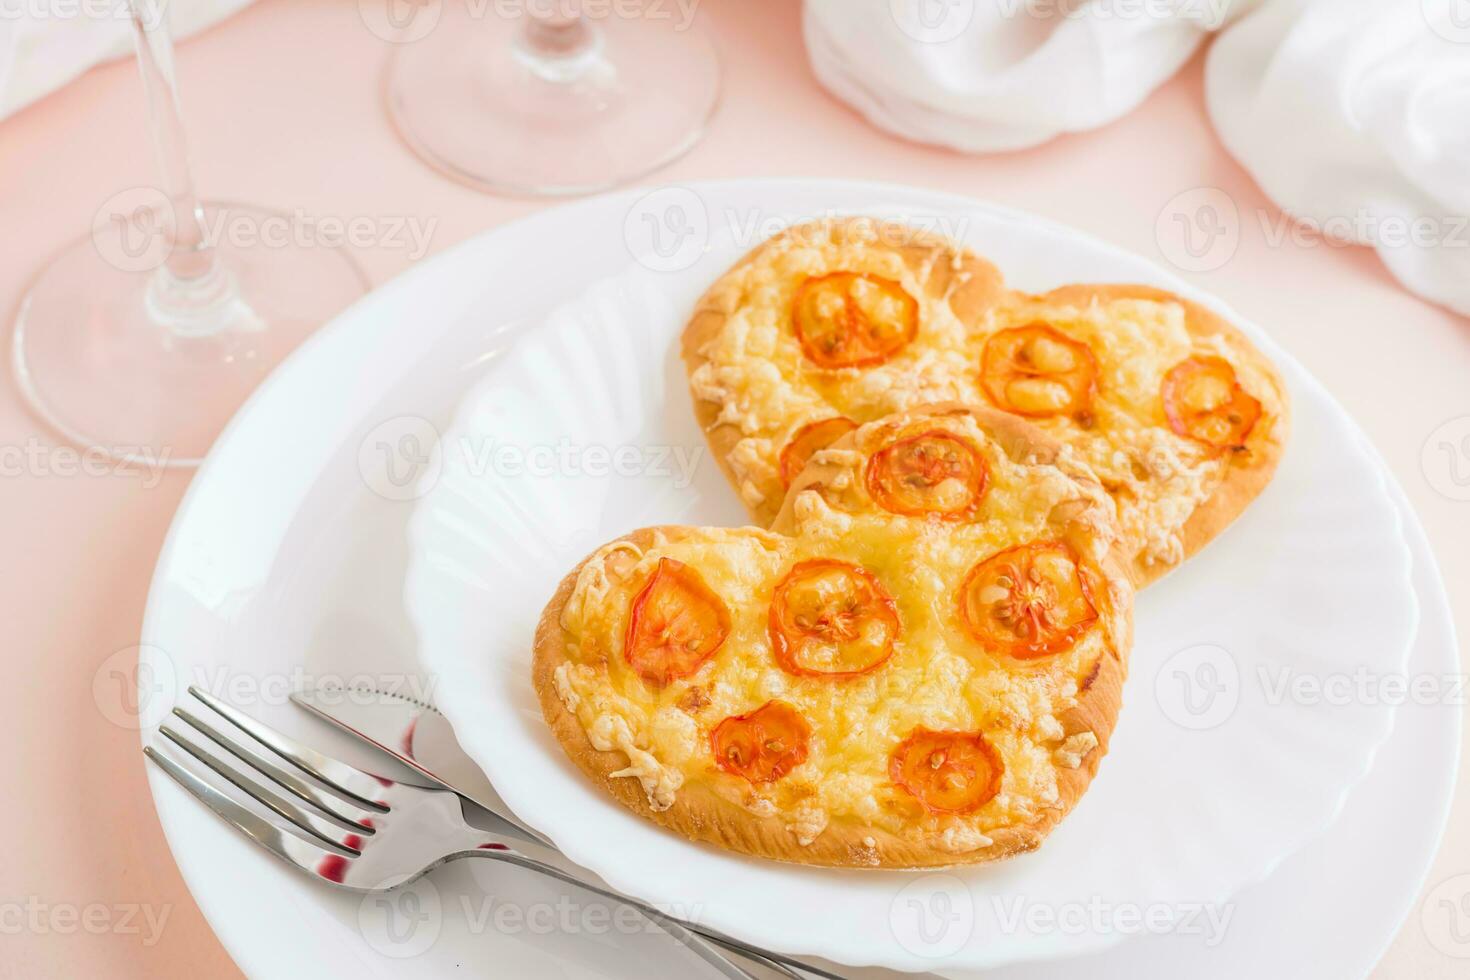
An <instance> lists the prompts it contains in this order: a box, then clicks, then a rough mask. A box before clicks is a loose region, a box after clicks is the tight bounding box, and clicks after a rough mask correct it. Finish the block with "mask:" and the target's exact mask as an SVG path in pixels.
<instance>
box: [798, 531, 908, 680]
mask: <svg viewBox="0 0 1470 980" xmlns="http://www.w3.org/2000/svg"><path fill="white" fill-rule="evenodd" d="M898 633H899V624H898V607H897V605H896V604H895V603H894V601H893V597H892V596H891V595H889V594H888V591H887V590H886V589H884V588H883V584H882V583H881V582H879V581H878V580H877V578H875V577H874V576H873V573H872V572H869V571H868V570H867V569H866V568H861V567H859V566H857V565H853V564H851V563H849V562H845V561H837V560H836V559H833V558H815V559H811V560H809V561H803V562H798V563H797V564H796V565H795V566H793V567H792V569H791V571H790V572H788V573H787V574H786V577H785V578H783V579H782V580H781V581H780V583H778V584H777V586H776V591H775V593H774V595H772V597H771V613H770V634H771V650H772V652H773V653H774V654H775V657H776V662H777V663H779V664H780V665H781V666H782V668H784V669H785V670H787V671H789V672H791V673H793V674H797V675H800V676H805V677H831V678H841V677H856V676H857V675H858V674H866V673H867V672H868V671H870V670H875V669H877V668H878V666H879V665H881V664H882V663H883V662H884V661H885V660H887V659H888V658H889V657H891V656H892V655H893V641H894V640H895V639H897V637H898Z"/></svg>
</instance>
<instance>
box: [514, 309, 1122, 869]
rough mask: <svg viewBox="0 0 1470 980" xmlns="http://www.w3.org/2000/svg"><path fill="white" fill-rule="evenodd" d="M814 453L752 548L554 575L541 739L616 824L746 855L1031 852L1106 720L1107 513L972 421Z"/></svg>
mask: <svg viewBox="0 0 1470 980" xmlns="http://www.w3.org/2000/svg"><path fill="white" fill-rule="evenodd" d="M931 281H933V280H931ZM873 302H874V303H881V302H883V301H880V300H878V299H874V300H873ZM818 305H819V306H820V305H821V303H820V302H818ZM855 343H858V344H859V346H861V347H862V348H863V349H865V350H876V349H880V348H882V347H883V346H884V344H885V343H887V341H884V340H882V339H881V338H880V337H879V336H878V335H876V334H875V335H874V336H873V337H871V338H864V339H862V340H861V341H858V342H855ZM809 455H810V459H809V461H808V463H807V465H805V466H804V467H803V468H801V470H800V471H799V472H798V473H796V474H795V476H794V479H793V481H792V483H791V486H790V488H789V492H787V493H786V494H785V495H784V496H785V505H784V507H783V509H782V510H781V511H780V513H779V514H777V515H775V519H774V526H773V528H772V530H763V529H760V528H754V527H747V528H733V529H732V528H697V527H660V528H649V529H645V530H640V531H635V532H633V533H631V534H629V535H627V536H625V537H623V538H620V539H618V540H617V541H614V542H612V543H610V544H608V545H605V546H604V547H602V548H600V549H598V550H597V552H596V553H594V554H593V555H591V556H590V557H589V558H587V559H586V560H585V561H584V562H583V563H582V564H581V565H580V566H579V567H578V568H577V569H575V570H574V571H573V572H572V573H571V574H569V575H568V576H567V577H566V579H565V580H564V581H563V582H562V584H561V586H560V588H559V589H558V591H557V593H556V595H555V597H554V598H553V599H552V600H551V603H550V604H549V605H548V607H547V608H546V611H545V613H544V614H543V617H542V620H541V624H540V627H539V629H538V631H537V635H536V641H535V656H534V672H533V680H534V683H535V687H536V690H537V692H538V695H539V697H540V700H541V705H542V710H543V712H544V714H545V717H546V720H547V722H548V723H549V725H550V727H551V729H552V731H553V732H554V733H555V734H556V737H557V739H558V740H559V741H560V743H561V745H562V746H563V748H564V749H565V750H566V752H567V754H568V755H569V756H570V757H571V758H572V759H573V760H574V761H575V762H576V764H577V765H578V766H580V767H581V768H582V769H583V770H584V771H585V772H586V773H587V774H588V775H589V776H591V777H592V778H593V780H595V781H596V782H597V783H598V784H599V785H600V786H602V787H603V788H604V789H605V790H606V791H607V792H608V793H610V794H611V795H612V796H613V797H615V798H616V799H618V800H619V801H621V802H622V803H623V804H624V805H626V806H627V807H629V808H630V809H632V810H633V811H635V812H637V813H639V814H642V815H644V816H646V817H648V818H651V819H652V820H655V821H657V822H658V823H660V824H662V825H664V826H666V827H669V828H671V829H673V830H675V831H678V832H679V833H681V834H684V835H686V836H687V837H689V838H692V839H694V840H699V841H707V842H711V843H715V844H720V845H723V846H725V847H728V848H732V849H734V850H737V851H741V852H744V853H748V854H753V855H759V856H762V857H767V858H774V859H779V860H785V861H795V862H801V863H806V864H816V865H833V866H849V867H932V866H942V865H952V864H960V863H974V862H982V861H991V860H996V859H999V858H1004V857H1007V856H1009V855H1012V854H1016V853H1019V852H1022V851H1026V850H1030V849H1032V848H1034V847H1036V846H1037V845H1038V844H1039V843H1040V842H1041V840H1042V839H1043V838H1044V837H1045V835H1046V834H1047V833H1048V831H1050V830H1051V828H1052V827H1054V826H1055V825H1056V824H1057V822H1058V821H1059V820H1061V819H1062V817H1063V816H1065V815H1066V813H1067V812H1068V811H1069V810H1070V809H1071V808H1072V806H1073V805H1074V804H1075V803H1076V802H1077V799H1078V798H1079V797H1080V796H1081V794H1082V793H1083V791H1084V790H1085V789H1086V787H1087V785H1088V783H1089V782H1090V781H1091V779H1092V776H1093V774H1094V773H1095V772H1096V769H1097V766H1098V762H1099V761H1100V759H1101V758H1102V756H1103V754H1104V753H1105V752H1106V750H1107V745H1108V739H1109V736H1110V734H1111V732H1112V730H1113V725H1114V722H1115V720H1116V717H1117V713H1118V709H1119V705H1120V699H1121V687H1122V682H1123V677H1124V673H1125V670H1126V662H1127V652H1128V649H1129V645H1130V642H1131V627H1132V601H1133V591H1132V586H1131V583H1130V582H1129V579H1128V576H1127V574H1126V573H1125V571H1124V569H1123V562H1124V561H1125V560H1126V558H1127V556H1126V555H1125V554H1124V553H1122V552H1120V551H1119V549H1118V544H1119V535H1118V529H1117V526H1116V523H1115V518H1114V505H1113V503H1112V501H1111V499H1110V498H1109V497H1108V495H1107V494H1106V492H1105V491H1104V490H1103V488H1102V487H1101V485H1100V484H1099V483H1098V482H1097V480H1096V479H1095V478H1094V477H1093V476H1092V474H1091V473H1090V472H1089V471H1088V470H1087V469H1086V467H1085V466H1083V465H1081V464H1080V463H1079V462H1078V461H1077V453H1076V452H1074V451H1073V450H1071V449H1069V448H1067V447H1065V446H1062V445H1060V444H1058V443H1057V442H1055V441H1054V440H1052V439H1050V438H1049V437H1047V436H1046V435H1045V434H1044V433H1042V432H1041V431H1040V430H1039V429H1037V428H1036V427H1035V426H1033V425H1031V424H1029V423H1028V422H1026V421H1025V420H1023V419H1021V418H1019V417H1016V416H1014V415H1007V414H1004V413H1001V412H998V411H995V410H994V409H987V408H967V407H964V406H959V405H953V404H950V405H933V406H926V407H922V408H916V409H913V410H910V411H906V412H899V413H896V414H893V415H891V416H888V417H886V418H884V419H882V420H879V421H875V422H870V423H868V424H865V425H860V426H857V427H856V428H854V429H852V430H851V431H848V432H846V433H844V434H842V435H841V436H840V437H839V438H838V439H837V440H836V441H835V442H833V443H832V445H830V446H823V447H821V448H814V450H813V451H812V453H810V454H809Z"/></svg>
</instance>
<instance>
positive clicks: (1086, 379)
mask: <svg viewBox="0 0 1470 980" xmlns="http://www.w3.org/2000/svg"><path fill="white" fill-rule="evenodd" d="M980 380H981V383H982V384H983V385H984V388H985V393H986V394H987V395H988V396H990V400H991V401H992V402H994V403H995V405H996V407H997V408H1001V409H1004V410H1005V411H1007V412H1015V413H1016V414H1017V415H1026V416H1029V417H1032V418H1048V417H1051V416H1056V415H1070V416H1072V417H1073V418H1075V419H1077V420H1078V421H1079V422H1083V421H1086V420H1087V419H1088V417H1089V414H1090V412H1091V409H1092V397H1093V394H1094V393H1095V392H1096V390H1097V358H1096V357H1095V356H1094V355H1093V353H1092V348H1090V347H1088V346H1087V344H1085V343H1083V342H1082V341H1080V340H1073V339H1072V338H1070V337H1067V336H1066V335H1064V334H1062V333H1061V332H1060V331H1058V330H1056V329H1055V328H1053V327H1050V326H1047V325H1046V324H1044V323H1039V322H1038V323H1032V324H1028V325H1027V326H1024V327H1012V328H1010V329H1007V330H1001V331H999V332H997V333H995V334H992V335H991V336H990V338H989V339H988V340H986V342H985V351H984V353H983V354H982V355H981V367H980Z"/></svg>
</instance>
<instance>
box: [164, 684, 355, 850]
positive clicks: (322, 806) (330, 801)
mask: <svg viewBox="0 0 1470 980" xmlns="http://www.w3.org/2000/svg"><path fill="white" fill-rule="evenodd" d="M174 714H175V715H177V716H179V717H180V718H182V719H183V720H184V721H186V722H188V723H189V725H191V726H192V727H194V728H195V729H197V730H199V731H200V732H201V733H203V734H204V735H205V736H206V737H207V738H208V739H209V740H210V741H211V742H214V743H215V744H216V745H218V746H219V747H220V748H222V749H224V750H225V751H226V752H228V753H230V754H231V755H233V756H234V757H235V758H237V759H239V760H240V761H241V762H243V763H245V764H246V765H247V766H249V767H250V768H251V769H253V770H256V771H258V772H260V773H261V774H262V775H265V776H267V777H269V778H270V779H271V780H272V781H274V782H275V783H276V784H277V785H279V786H280V787H281V788H282V789H285V790H288V791H289V792H291V793H293V794H295V795H296V796H297V797H298V798H299V799H301V800H302V801H303V802H305V803H309V804H311V805H312V806H315V807H316V808H317V809H318V810H320V811H322V813H324V814H326V817H327V819H328V820H330V821H332V822H333V823H335V824H337V825H338V826H340V827H341V828H342V829H343V830H350V831H353V832H354V833H359V834H373V833H376V831H375V830H374V829H373V827H372V826H371V823H370V822H369V823H363V822H362V817H361V816H353V815H352V814H350V813H347V812H345V805H344V804H343V803H341V802H340V801H339V800H338V798H337V797H335V796H332V795H329V794H327V793H324V792H322V791H321V790H319V789H317V788H316V787H315V786H313V785H311V784H310V783H308V782H307V781H306V780H304V779H302V778H300V777H299V776H293V775H292V774H291V773H289V772H287V771H286V770H284V769H282V768H281V767H280V766H277V765H275V764H274V763H272V762H270V761H268V760H266V759H263V758H261V757H260V756H259V755H257V754H256V753H255V752H253V751H251V750H249V749H247V748H245V746H243V745H241V744H240V743H239V742H236V741H235V740H234V739H232V738H228V737H226V736H225V735H224V734H223V733H221V732H220V731H219V730H218V729H217V728H215V727H214V726H213V725H211V724H209V723H208V722H206V721H205V720H204V719H202V718H199V717H198V716H196V715H195V714H194V713H193V712H192V711H189V710H188V709H186V708H174ZM382 810H383V808H382V807H378V808H377V812H382Z"/></svg>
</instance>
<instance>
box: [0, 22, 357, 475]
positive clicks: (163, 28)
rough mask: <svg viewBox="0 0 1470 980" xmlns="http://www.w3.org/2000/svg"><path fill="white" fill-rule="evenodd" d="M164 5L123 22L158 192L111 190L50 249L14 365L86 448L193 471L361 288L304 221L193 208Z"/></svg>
mask: <svg viewBox="0 0 1470 980" xmlns="http://www.w3.org/2000/svg"><path fill="white" fill-rule="evenodd" d="M165 3H166V0H131V3H130V11H129V12H130V16H131V22H132V30H133V36H134V40H135V41H136V46H137V53H138V63H139V67H140V68H141V70H142V75H143V87H144V89H145V92H146V95H147V99H148V108H149V116H150V123H151V129H152V132H153V136H154V139H155V142H156V144H157V149H158V154H159V158H160V162H161V164H162V182H161V184H162V186H160V187H137V188H132V189H130V190H126V191H123V192H121V193H119V194H117V195H114V197H113V198H111V199H110V200H109V201H108V202H107V203H106V204H104V205H103V207H102V209H101V210H100V211H99V213H98V220H97V222H96V223H95V225H94V227H93V229H92V233H91V234H90V235H87V236H85V237H83V238H81V239H79V240H77V241H75V242H73V243H72V244H70V245H68V246H67V247H66V248H64V249H62V251H61V252H60V253H59V254H57V255H56V256H55V257H53V258H52V259H51V261H50V263H49V264H48V265H46V267H45V268H43V269H42V270H41V272H40V273H39V274H38V275H37V276H36V278H35V280H34V281H33V282H32V283H31V285H30V288H29V289H28V290H27V292H26V294H25V296H24V297H23V298H22V300H21V304H20V308H19V311H18V313H17V315H16V320H15V327H14V337H13V345H12V365H13V368H14V372H15V376H16V380H17V382H18V383H19V386H20V390H21V392H22V394H23V395H24V396H25V398H26V400H27V401H28V402H29V403H30V405H31V407H32V409H33V410H34V411H35V412H36V413H37V414H38V415H39V416H41V418H43V419H44V420H45V421H46V422H48V423H49V424H50V425H51V426H52V427H54V428H55V429H56V430H58V431H59V432H60V433H61V434H62V435H63V436H65V437H66V438H67V439H69V440H71V441H72V442H75V443H78V444H80V445H82V446H84V447H86V448H87V449H88V450H89V451H91V452H99V453H103V454H106V455H107V456H110V457H112V458H116V459H120V460H123V461H128V462H133V463H139V462H141V463H145V464H147V465H149V466H159V465H168V466H192V465H197V464H198V462H199V461H200V460H201V459H202V458H203V456H204V454H205V453H206V452H207V450H208V449H209V446H210V445H211V444H212V443H213V442H214V439H215V437H216V436H217V435H218V434H219V432H220V430H221V429H222V428H223V427H224V424H225V422H226V421H228V419H229V418H230V416H231V415H233V414H234V412H235V410H236V409H237V408H238V407H239V406H240V404H241V403H242V402H243V401H244V400H245V398H246V397H247V396H248V395H249V394H250V392H251V391H253V390H254V389H255V387H256V386H257V385H258V384H259V382H260V380H261V379H262V378H263V377H264V376H265V375H266V374H267V373H268V372H269V371H270V370H271V369H272V368H273V367H274V366H275V365H276V364H277V363H278V362H279V361H280V360H281V359H282V358H283V357H284V356H285V355H286V354H287V353H289V352H290V351H291V350H292V349H293V348H294V347H295V346H296V345H297V344H298V343H299V342H300V341H301V340H302V339H303V338H304V337H305V336H306V334H308V333H309V332H310V331H311V330H313V329H315V328H316V327H317V326H319V325H320V324H322V323H323V322H324V321H326V320H327V319H328V318H330V317H331V316H333V315H334V314H336V313H337V312H339V311H340V310H342V309H343V308H344V307H345V306H347V305H348V304H349V303H351V302H352V301H353V300H355V299H356V298H357V297H358V296H360V295H362V293H363V291H364V290H365V289H366V288H367V285H368V283H367V279H366V277H364V275H363V274H362V271H361V270H360V269H359V268H358V266H357V264H356V263H355V262H354V261H353V260H352V259H351V258H350V257H349V256H348V255H347V254H346V253H345V252H343V251H342V250H341V249H340V248H337V247H332V246H329V245H323V244H321V243H320V242H319V241H318V240H316V239H315V238H313V237H310V236H306V235H303V234H297V233H293V228H299V227H300V223H301V218H300V215H299V214H298V215H295V216H292V215H286V214H281V213H278V212H274V211H270V210H267V209H265V208H259V207H254V206H251V205H246V204H238V203H228V202H211V203H201V202H200V200H199V199H198V197H197V196H196V195H195V191H194V181H193V177H192V175H191V173H190V167H189V156H188V149H187V145H186V142H185V136H184V130H183V126H182V122H181V119H180V114H179V105H178V96H177V91H176V89H175V80H174V63H173V46H172V41H171V39H170V36H169V29H168V25H167V23H166V16H165Z"/></svg>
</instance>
